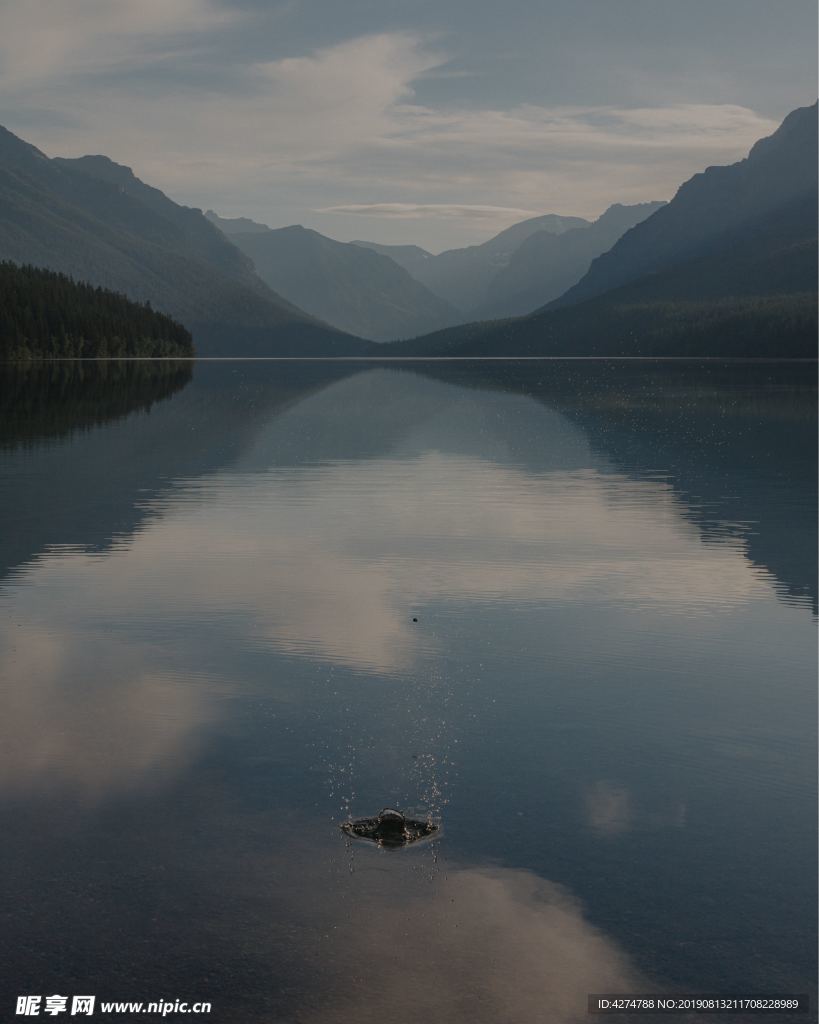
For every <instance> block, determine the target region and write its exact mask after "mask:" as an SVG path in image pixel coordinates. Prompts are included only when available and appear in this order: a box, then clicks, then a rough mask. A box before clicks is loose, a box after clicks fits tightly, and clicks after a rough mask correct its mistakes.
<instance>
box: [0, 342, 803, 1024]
mask: <svg viewBox="0 0 819 1024" xmlns="http://www.w3.org/2000/svg"><path fill="white" fill-rule="evenodd" d="M0 383H2V387H3V393H4V400H3V412H2V423H0V489H1V490H2V495H3V501H2V503H0V573H2V581H1V583H0V662H1V663H2V670H1V671H0V679H1V680H2V682H1V683H0V685H1V686H2V704H3V708H4V711H3V714H2V718H0V785H2V812H1V813H2V835H3V844H2V850H1V852H0V858H1V861H0V863H1V864H2V876H3V889H4V900H3V930H2V939H1V940H0V941H1V942H2V958H3V962H4V969H3V972H2V977H3V982H2V986H3V993H2V999H3V1005H4V1006H5V1007H6V1009H5V1011H4V1013H5V1016H4V1017H3V1019H11V1017H12V1016H13V1012H14V1002H15V1000H16V998H17V996H18V995H20V994H24V993H40V994H42V995H43V996H45V995H50V994H53V993H59V994H63V995H66V996H72V995H74V994H86V993H88V994H90V993H94V994H96V997H97V1000H98V1001H103V1000H144V1001H146V1002H147V1001H149V1000H159V999H165V1000H169V1001H173V1000H190V1001H192V1002H193V1001H210V1002H211V1003H212V1005H213V1010H212V1013H211V1014H210V1016H209V1017H198V1018H194V1017H191V1016H188V1017H187V1018H185V1017H183V1016H181V1015H178V1016H177V1015H173V1014H172V1015H171V1016H167V1017H165V1019H166V1020H176V1019H180V1020H181V1019H188V1020H191V1019H210V1020H213V1021H215V1022H223V1021H224V1022H234V1021H235V1022H242V1024H255V1022H265V1024H271V1022H278V1021H285V1022H291V1021H293V1022H296V1021H297V1022H299V1024H314V1022H329V1024H336V1022H339V1024H340V1022H348V1021H356V1022H364V1024H368V1022H375V1021H379V1022H380V1021H383V1020H392V1021H396V1022H405V1021H406V1022H410V1021H412V1022H415V1021H419V1020H431V1021H446V1022H453V1024H460V1022H467V1021H468V1022H479V1024H483V1022H486V1024H500V1022H509V1024H517V1022H521V1024H523V1022H525V1024H534V1022H539V1021H548V1022H557V1024H561V1022H568V1021H575V1020H577V1021H581V1020H586V1019H588V1018H587V1012H586V1006H587V995H588V994H589V993H614V992H642V993H645V992H654V993H660V992H665V993H686V992H690V993H723V994H729V993H730V994H740V995H741V994H764V993H768V994H786V993H798V994H804V993H807V994H809V995H810V996H811V998H812V1000H813V1004H812V1012H811V1014H809V1015H805V1014H799V1015H798V1016H796V1015H793V1019H794V1020H796V1019H798V1020H807V1019H809V1018H810V1017H811V1016H812V1017H813V1019H815V1013H814V1012H813V1008H814V1007H815V994H816V958H815V954H816V940H817V934H816V900H817V892H816V888H817V863H816V798H817V793H816V714H817V697H816V654H817V642H816V607H817V583H816V534H815V516H816V500H817V498H816V389H815V365H812V364H806V365H801V364H776V363H734V364H721V363H716V362H713V363H711V362H704V363H697V362H690V363H689V362H657V363H652V362H639V361H636V362H635V361H621V362H605V361H594V360H590V361H585V360H578V361H550V360H543V361H530V362H526V361H518V362H499V361H494V362H493V361H485V362H481V361H475V362H430V363H423V362H407V363H400V364H397V365H395V364H394V365H384V364H379V363H366V362H355V361H352V362H334V363H329V362H328V363H323V362H276V361H270V362H213V363H207V362H205V363H198V364H196V365H195V367H194V368H193V369H192V370H191V368H190V366H187V365H184V364H182V365H176V364H158V365H152V364H144V363H135V364H130V365H125V366H107V365H105V364H82V365H76V364H74V365H71V364H68V365H63V366H55V367H52V368H50V369H46V370H34V369H32V370H29V371H25V372H22V371H21V372H19V373H12V372H10V371H6V372H4V373H3V375H2V378H0ZM384 807H397V808H399V809H400V810H402V811H404V812H407V813H411V814H413V815H414V816H416V817H418V818H419V819H424V820H425V819H426V818H427V817H429V819H431V820H433V821H434V822H436V823H438V824H439V825H440V831H439V833H438V834H437V835H436V837H435V838H434V840H432V841H427V842H425V843H420V842H419V843H418V844H414V845H411V846H408V847H405V848H403V849H396V850H390V849H384V848H379V847H378V846H376V845H375V844H373V843H367V842H366V841H355V840H351V839H350V838H348V837H346V836H345V835H344V833H343V832H342V831H341V830H340V828H339V825H340V824H341V823H342V822H344V821H345V820H347V819H348V818H349V817H350V816H353V817H361V816H370V815H374V814H376V813H377V812H378V811H379V810H380V809H381V808H384ZM108 1019H114V1017H109V1018H108ZM116 1019H122V1020H125V1019H135V1018H134V1017H133V1016H126V1015H123V1016H122V1017H121V1018H116ZM593 1019H597V1018H593ZM614 1019H615V1020H624V1019H626V1018H624V1017H616V1018H614ZM638 1019H645V1018H638ZM701 1019H702V1018H701ZM709 1019H710V1018H709ZM725 1019H731V1020H740V1019H745V1017H744V1016H742V1015H739V1016H732V1017H729V1018H725ZM747 1019H749V1020H755V1019H758V1017H755V1016H748V1018H747ZM776 1019H790V1018H789V1017H778V1018H776Z"/></svg>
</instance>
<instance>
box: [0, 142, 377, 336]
mask: <svg viewBox="0 0 819 1024" xmlns="http://www.w3.org/2000/svg"><path fill="white" fill-rule="evenodd" d="M0 259H5V260H11V261H13V262H15V263H20V264H22V263H30V264H32V265H34V266H38V267H46V268H48V269H50V270H57V271H60V272H62V273H65V274H70V275H71V276H72V277H75V278H77V279H78V280H82V281H88V282H90V283H92V284H95V285H101V286H102V287H105V288H109V289H112V290H114V291H118V292H121V293H123V294H124V295H126V296H127V297H128V298H130V299H133V300H136V301H139V302H145V301H150V302H151V303H152V304H153V305H154V306H155V307H156V308H157V309H159V310H161V311H162V312H165V313H169V314H171V315H172V316H174V317H175V318H177V319H178V320H180V321H181V322H182V323H184V324H185V325H186V326H187V327H189V328H191V329H192V330H193V332H194V338H195V340H196V342H197V349H198V350H199V351H200V352H201V351H202V350H203V348H205V345H203V343H202V342H203V340H204V339H207V341H213V340H216V339H220V338H221V339H224V340H223V342H222V345H223V351H228V352H230V351H231V347H230V345H231V343H230V340H229V339H237V338H241V337H242V334H243V330H244V329H248V333H249V335H250V337H251V338H252V339H253V340H252V341H251V342H250V343H248V345H246V346H243V348H244V351H245V352H247V351H252V350H253V349H254V344H255V345H256V346H258V339H259V337H260V335H261V336H263V337H265V338H266V339H267V341H268V343H269V342H270V340H271V339H274V338H275V337H276V336H281V335H283V334H285V333H286V335H287V337H288V338H298V339H299V341H300V342H301V343H302V344H305V345H307V346H308V347H310V346H315V345H317V344H318V345H319V346H320V347H321V349H322V350H323V351H332V350H333V349H334V348H335V347H336V346H338V345H340V344H343V345H344V346H345V347H346V348H348V349H349V348H350V347H351V345H352V346H353V347H358V348H359V349H362V348H366V346H363V343H362V344H359V345H356V342H355V341H354V339H345V338H344V336H343V335H341V334H340V333H339V332H338V331H336V330H334V329H332V328H330V327H328V326H327V325H325V324H322V323H320V322H319V321H318V320H316V319H314V318H312V317H310V316H308V315H307V314H306V313H304V312H302V311H301V310H300V309H298V308H296V306H294V305H293V304H292V303H290V302H288V301H287V300H286V299H284V298H282V297H281V296H280V295H276V294H275V293H274V292H273V291H271V289H270V288H268V286H267V285H266V284H264V282H263V281H262V280H261V279H260V278H259V277H258V275H257V274H256V272H255V270H254V269H253V264H252V263H251V261H250V260H249V259H248V258H247V256H245V255H244V254H243V253H241V252H240V251H239V250H238V249H237V248H236V247H235V246H233V245H231V244H230V242H229V241H228V240H227V239H226V238H225V237H224V235H223V234H222V233H221V232H220V231H218V230H217V229H216V228H215V227H214V226H213V225H212V224H211V223H210V222H209V221H208V220H207V219H206V218H205V216H204V215H203V214H202V212H201V211H200V210H194V209H190V208H188V207H185V206H180V205H178V204H177V203H174V202H173V201H172V200H170V199H169V198H168V197H167V196H165V195H164V194H163V193H162V192H160V191H159V190H158V189H154V188H151V187H150V186H148V185H146V184H144V183H143V182H142V181H140V180H139V179H138V178H137V177H135V176H134V174H133V173H132V172H131V170H130V169H129V168H127V167H122V166H120V165H119V164H116V163H114V162H113V161H111V160H109V159H108V158H107V157H104V156H88V157H82V158H80V159H77V160H64V159H59V158H58V159H49V158H48V157H47V156H45V154H43V153H41V152H40V151H39V150H38V149H36V148H35V147H34V146H31V145H29V144H28V143H26V142H24V141H23V140H21V139H19V138H17V136H15V135H13V134H12V133H11V132H9V131H6V130H5V129H3V128H0ZM203 327H206V328H208V330H207V331H205V330H199V329H200V328H203ZM207 341H206V342H205V344H207ZM255 350H256V351H258V347H256V349H255Z"/></svg>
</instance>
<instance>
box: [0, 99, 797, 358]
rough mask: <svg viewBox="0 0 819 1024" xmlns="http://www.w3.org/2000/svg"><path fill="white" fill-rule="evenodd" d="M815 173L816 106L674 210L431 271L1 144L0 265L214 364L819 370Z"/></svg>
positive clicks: (518, 238)
mask: <svg viewBox="0 0 819 1024" xmlns="http://www.w3.org/2000/svg"><path fill="white" fill-rule="evenodd" d="M816 168H817V131H816V105H815V104H814V105H813V106H812V107H804V108H800V109H799V110H796V111H793V112H792V113H791V114H790V115H788V117H787V118H786V119H785V120H784V122H783V123H782V125H781V126H780V128H779V129H778V130H777V131H776V132H775V133H774V134H773V135H772V136H771V137H770V138H767V139H763V140H761V141H759V142H758V143H756V145H755V146H754V147H753V148H752V150H751V152H750V153H749V155H748V157H747V158H746V159H745V160H741V161H739V162H738V163H736V164H732V165H730V166H727V167H710V168H708V169H707V170H705V171H704V172H702V173H701V174H697V175H695V176H694V177H693V178H691V179H690V180H689V181H687V182H685V183H684V184H683V185H682V186H681V187H680V189H679V190H678V192H677V194H676V195H675V196H674V198H673V199H672V200H671V201H670V202H669V203H667V204H661V203H656V202H651V203H642V204H638V205H636V206H621V205H614V206H612V207H610V208H609V209H608V210H606V211H605V213H604V214H602V215H601V216H600V217H599V218H598V219H597V220H596V221H594V222H589V221H587V220H584V219H582V218H578V217H563V216H559V215H556V214H545V215H543V216H540V217H534V218H530V219H528V220H525V221H522V222H520V223H518V224H514V225H512V226H511V227H510V228H508V229H506V230H505V231H502V232H501V233H500V234H498V235H496V236H495V237H494V238H491V239H489V240H488V241H487V242H484V243H483V244H481V245H475V246H469V247H466V248H462V249H452V250H448V251H446V252H442V253H440V254H438V255H434V254H432V253H429V252H426V251H425V250H424V249H421V248H419V247H418V246H412V245H394V246H393V245H382V244H378V243H372V242H366V241H356V242H349V243H342V242H337V241H335V240H333V239H329V238H326V237H325V236H323V235H321V234H319V233H318V232H316V231H312V230H310V229H306V228H304V227H301V226H298V225H296V226H291V227H287V228H276V229H271V228H268V227H266V226H265V225H262V224H257V223H255V222H253V221H251V220H248V219H246V218H238V219H235V220H226V219H222V218H220V217H218V216H217V215H216V214H214V213H213V212H212V211H209V212H208V215H207V216H206V215H205V214H203V213H202V211H200V210H197V209H190V208H188V207H184V206H181V205H179V204H177V203H175V202H173V201H172V200H171V199H169V198H168V197H167V196H165V195H164V194H163V193H162V192H160V191H159V190H157V189H154V188H151V187H150V186H149V185H146V184H145V183H144V182H142V181H140V180H139V179H138V178H137V177H135V175H134V174H133V173H132V171H131V170H130V169H129V168H127V167H123V166H121V165H119V164H116V163H114V162H113V161H111V160H109V159H108V158H107V157H104V156H87V157H82V158H80V159H72V160H66V159H59V158H55V159H49V158H48V157H46V156H45V155H44V154H43V153H41V152H40V151H39V150H37V149H36V148H35V147H33V146H31V145H29V144H28V143H26V142H24V141H22V140H21V139H19V138H17V137H16V136H14V135H12V134H11V133H10V132H8V131H6V130H5V129H0V260H2V259H6V260H10V261H12V262H15V263H18V264H22V263H30V264H33V265H35V266H39V267H47V268H49V269H53V270H57V271H60V272H63V273H66V274H70V275H72V276H73V277H74V278H76V279H78V280H82V281H87V282H90V283H92V284H95V285H101V286H103V287H105V288H109V289H113V290H115V291H118V292H121V293H123V294H125V295H126V296H127V297H129V298H130V299H135V300H138V301H141V302H144V301H150V302H151V303H152V305H153V306H154V308H156V309H157V310H160V311H162V312H165V313H169V314H171V315H172V316H174V317H175V318H177V319H178V320H180V321H181V322H182V323H183V324H185V326H187V327H188V328H190V329H191V331H192V333H193V337H194V343H195V346H196V349H197V352H198V353H199V354H203V355H210V354H219V355H320V356H324V355H368V354H378V355H383V356H387V355H399V356H400V355H438V354H457V355H490V354H491V355H526V354H541V355H573V354H583V355H586V354H608V355H614V354H616V355H638V354H642V355H653V354H697V355H699V354H715V355H717V354H719V355H729V354H730V355H750V354H760V355H813V354H814V353H815V330H816V240H817V231H816V187H817V171H816ZM500 317H506V318H507V319H498V318H500ZM509 317H512V318H511V319H510V318H509ZM468 321H471V322H468ZM393 339H405V340H403V341H397V342H396V343H395V344H392V345H384V344H376V342H381V343H383V342H387V341H391V340H393Z"/></svg>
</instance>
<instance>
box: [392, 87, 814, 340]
mask: <svg viewBox="0 0 819 1024" xmlns="http://www.w3.org/2000/svg"><path fill="white" fill-rule="evenodd" d="M816 117H817V107H816V104H814V105H813V106H812V107H802V108H800V109H798V110H795V111H793V112H792V113H791V114H789V115H788V117H787V118H785V120H784V122H783V123H782V125H781V126H780V127H779V129H778V130H777V131H776V132H775V133H774V134H773V135H772V136H770V137H769V138H767V139H763V140H761V141H760V142H758V143H757V144H756V145H755V146H754V147H753V149H752V150H751V152H750V153H749V155H748V157H747V158H746V159H745V160H741V161H739V162H738V163H736V164H732V165H730V166H726V167H711V168H708V170H707V171H705V172H704V173H702V174H698V175H695V176H694V177H693V178H691V179H690V180H689V181H687V182H685V184H683V185H682V186H681V187H680V189H679V190H678V192H677V194H676V195H675V196H674V198H673V199H672V200H671V202H669V203H668V204H667V205H665V206H663V207H662V208H660V209H659V210H657V211H656V212H655V213H653V214H652V215H651V216H650V217H648V218H647V219H646V220H643V221H642V222H641V223H639V224H637V225H636V226H635V227H633V228H631V230H629V231H627V232H626V233H625V234H624V235H623V236H622V237H621V238H620V239H619V241H617V242H616V243H615V244H614V245H613V246H612V247H611V249H610V250H609V251H608V252H606V253H605V254H604V255H602V256H599V257H598V258H597V259H596V260H594V261H593V262H592V264H591V267H590V268H589V270H588V272H587V273H586V274H585V275H584V276H583V278H582V279H581V280H580V281H579V282H578V283H577V284H576V285H575V286H574V287H572V288H570V289H569V290H568V291H566V292H565V293H564V295H562V296H561V297H560V298H558V299H557V300H556V301H554V302H552V303H551V304H550V305H549V306H547V307H546V308H544V309H541V310H538V311H536V312H535V313H533V314H530V315H529V316H524V317H519V318H516V319H511V320H502V321H494V322H488V323H487V322H479V323H472V324H466V325H462V326H460V327H456V328H453V329H451V330H449V331H442V332H439V333H437V334H435V335H432V336H430V337H428V338H423V339H417V340H416V341H415V342H411V343H407V344H399V345H397V346H395V348H394V349H393V351H394V352H395V353H396V354H414V355H418V354H425V355H426V354H430V355H431V354H435V355H440V354H451V355H490V354H491V355H498V354H507V355H708V354H710V355H766V356H774V355H781V356H815V354H816V322H817V321H816V277H817V260H816V244H817V202H816V189H817V121H816Z"/></svg>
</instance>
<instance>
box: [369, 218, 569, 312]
mask: <svg viewBox="0 0 819 1024" xmlns="http://www.w3.org/2000/svg"><path fill="white" fill-rule="evenodd" d="M587 224H588V221H586V220H583V218H582V217H560V216H557V215H556V214H553V213H549V214H545V215H544V216H542V217H531V218H530V219H529V220H524V221H520V222H519V223H518V224H513V225H512V226H511V227H509V228H506V230H505V231H501V233H500V234H499V235H495V237H494V238H490V239H489V241H488V242H483V243H482V244H481V245H470V246H467V247H466V248H464V249H448V250H447V251H446V252H442V253H439V254H438V255H437V256H432V255H431V254H429V253H426V258H425V259H423V260H419V261H417V262H415V263H414V265H413V267H412V269H410V267H409V266H407V265H406V264H405V266H406V269H407V270H409V272H410V273H411V274H413V275H414V276H415V278H416V279H417V280H418V281H420V282H421V284H423V285H425V286H426V287H427V288H429V290H430V291H431V292H434V293H435V294H436V295H438V296H440V298H442V299H444V300H445V301H446V302H448V303H450V305H452V306H454V307H455V308H456V309H458V310H459V311H460V312H461V313H462V314H466V313H468V312H469V311H471V310H473V309H474V308H475V307H476V306H477V305H478V304H479V303H480V302H482V301H483V297H484V295H485V293H486V288H487V287H488V285H489V283H490V282H491V281H492V280H493V279H494V278H495V276H496V275H497V274H498V273H499V272H500V271H502V270H503V269H504V268H505V267H506V266H508V264H509V261H510V260H511V259H512V255H513V253H514V252H515V251H516V250H517V248H518V247H519V246H520V245H521V244H522V243H523V242H525V241H526V239H527V238H529V237H530V236H531V235H534V234H536V233H538V232H546V233H548V234H550V235H560V234H562V233H563V232H564V231H570V230H571V229H572V228H578V227H585V226H586V225H587ZM357 244H358V245H366V246H371V247H374V246H372V243H371V242H358V243H357ZM405 248H406V247H405V246H383V245H382V246H378V251H379V252H381V253H383V254H385V255H388V256H390V257H391V258H393V259H395V258H396V254H395V251H394V250H397V249H402V250H403V249H405ZM421 251H422V252H423V250H421ZM404 258H405V257H404ZM462 319H463V318H462Z"/></svg>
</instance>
